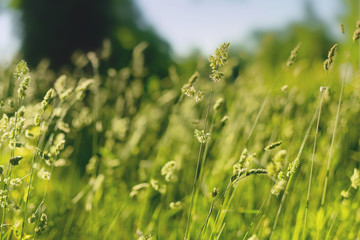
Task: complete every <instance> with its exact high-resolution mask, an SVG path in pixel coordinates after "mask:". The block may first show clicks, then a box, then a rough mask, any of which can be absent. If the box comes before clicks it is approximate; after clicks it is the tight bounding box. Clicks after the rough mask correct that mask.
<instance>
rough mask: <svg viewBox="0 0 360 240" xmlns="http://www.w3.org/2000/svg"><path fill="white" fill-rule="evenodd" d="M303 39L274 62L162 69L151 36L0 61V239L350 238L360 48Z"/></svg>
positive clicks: (353, 234) (358, 221) (217, 60)
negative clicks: (128, 49)
mask: <svg viewBox="0 0 360 240" xmlns="http://www.w3.org/2000/svg"><path fill="white" fill-rule="evenodd" d="M356 31H357V30H356ZM346 36H347V38H349V39H350V40H351V38H352V36H350V33H349V34H348V35H346ZM355 38H356V36H355ZM356 40H357V39H356ZM355 43H357V42H355ZM303 46H308V44H305V43H304V42H303V44H302V45H300V44H298V45H296V47H295V49H293V50H292V51H291V49H286V50H285V49H279V51H287V52H288V54H289V55H290V57H289V58H288V59H283V63H282V64H280V65H278V66H277V67H276V69H275V70H274V69H271V70H269V67H268V65H266V63H264V62H263V61H258V60H257V59H256V58H254V59H253V60H249V61H248V62H247V64H246V67H245V68H240V67H239V61H240V60H239V57H238V56H237V55H236V54H234V53H232V49H231V48H230V49H229V47H230V45H229V44H222V45H221V46H220V47H219V48H218V49H216V50H215V53H214V54H213V55H212V56H211V57H210V58H209V60H210V61H209V63H206V64H205V60H204V59H203V58H201V59H199V60H198V62H197V65H198V67H197V69H196V71H197V72H195V74H193V70H195V69H191V71H190V70H188V69H187V68H186V66H185V65H186V64H184V65H178V66H177V67H173V68H171V69H170V70H169V76H168V77H166V78H165V79H159V78H158V77H157V76H155V75H151V74H148V75H146V74H145V73H146V63H144V58H143V53H142V51H144V49H145V45H140V46H138V47H137V48H135V49H134V52H135V53H134V55H133V59H132V62H131V64H129V66H126V67H124V68H121V69H106V70H105V71H104V70H103V68H102V63H103V61H105V60H104V59H101V56H98V55H97V54H96V53H89V54H87V55H83V56H81V59H82V61H84V64H80V65H78V66H77V67H76V66H75V67H74V69H73V71H72V72H67V73H66V74H65V75H60V76H59V77H58V78H55V77H53V78H50V79H47V80H44V78H45V77H44V76H55V74H54V73H53V72H52V71H51V70H50V69H48V68H46V67H45V68H40V67H39V68H36V69H30V70H29V69H28V68H27V66H26V63H25V62H23V61H21V62H20V63H19V64H18V65H15V64H14V65H12V66H10V67H9V68H5V69H1V70H0V76H1V81H0V86H1V88H0V89H1V95H0V98H1V99H2V108H1V114H2V116H3V117H2V119H1V121H0V132H1V146H0V148H1V151H0V161H1V165H2V168H0V170H1V183H0V187H1V189H2V190H1V192H0V205H1V211H2V212H1V216H2V223H1V228H2V231H1V239H134V238H135V239H300V238H303V239H357V238H360V231H359V230H358V229H360V210H359V209H360V208H359V200H360V199H359V198H360V195H359V193H358V187H359V185H360V180H359V174H358V172H357V170H354V169H359V159H360V158H359V157H360V150H359V149H360V148H359V147H360V142H359V136H360V135H359V133H360V132H359V131H358V130H359V126H360V125H359V124H360V122H359V118H358V116H359V113H360V104H359V103H360V82H359V81H358V76H359V68H358V61H359V59H358V58H359V56H358V54H357V52H358V49H357V48H358V47H359V46H358V44H347V43H346V42H344V43H339V45H338V46H339V48H338V50H337V51H333V52H332V53H331V54H329V56H328V57H327V58H326V59H306V58H302V57H301V56H302V55H301V51H308V50H309V49H306V48H305V49H304V48H303ZM346 46H349V47H348V48H347V47H346ZM228 51H230V54H228ZM355 57H356V58H355ZM81 59H79V61H80V60H81ZM324 61H326V62H325V70H324V65H323V63H324ZM344 66H345V68H344ZM14 72H15V74H14ZM189 77H190V78H189ZM29 79H30V80H31V81H30V82H28V80H29ZM45 79H46V78H45ZM184 79H185V80H184ZM186 79H189V80H187V81H186ZM339 79H340V80H339ZM324 82H325V83H324ZM320 88H321V91H320V95H319V89H320ZM19 89H20V90H19ZM48 89H51V90H50V91H48ZM46 92H47V93H46ZM17 156H19V157H17ZM18 160H20V161H18Z"/></svg>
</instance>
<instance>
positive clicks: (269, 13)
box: [0, 0, 342, 63]
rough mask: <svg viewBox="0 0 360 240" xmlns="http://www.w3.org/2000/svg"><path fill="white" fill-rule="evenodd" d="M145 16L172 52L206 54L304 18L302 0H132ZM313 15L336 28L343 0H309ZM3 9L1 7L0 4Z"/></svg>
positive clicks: (10, 28)
mask: <svg viewBox="0 0 360 240" xmlns="http://www.w3.org/2000/svg"><path fill="white" fill-rule="evenodd" d="M134 1H135V3H136V4H137V5H138V8H139V10H140V12H141V13H142V14H143V17H144V19H145V21H146V22H147V23H148V24H149V25H150V26H151V27H152V28H153V29H154V30H155V31H156V32H157V33H158V34H159V35H160V36H162V37H163V38H164V39H165V40H167V41H168V42H169V43H170V45H171V46H172V49H173V50H174V52H175V54H176V55H179V56H186V55H187V54H189V53H190V52H191V51H192V50H193V49H199V50H201V51H202V52H203V53H205V54H208V53H210V52H212V51H213V49H215V48H216V47H217V46H218V45H219V44H220V43H221V42H225V41H226V42H229V41H230V42H235V43H239V42H240V43H241V42H245V41H246V40H247V39H249V37H250V35H251V33H252V32H254V30H266V29H275V28H281V27H284V26H286V25H288V24H289V23H291V22H294V21H300V20H302V19H304V16H305V13H304V7H303V5H304V2H305V0H134ZM309 1H310V2H311V3H312V4H313V5H314V9H315V12H316V14H317V16H318V17H319V18H320V19H322V20H323V21H324V22H326V23H327V24H328V25H329V26H334V27H333V29H334V32H335V31H336V29H337V28H338V25H339V23H338V22H337V21H336V20H337V17H338V16H339V15H340V14H341V11H342V5H341V0H309ZM0 10H1V9H0ZM18 19H19V15H18V14H16V13H14V12H11V11H0V63H2V62H6V61H8V60H9V59H11V57H12V56H13V55H14V54H15V53H16V52H17V51H18V49H19V46H20V40H19V39H18V37H17V36H16V32H15V31H14V30H15V28H16V25H15V22H16V20H18Z"/></svg>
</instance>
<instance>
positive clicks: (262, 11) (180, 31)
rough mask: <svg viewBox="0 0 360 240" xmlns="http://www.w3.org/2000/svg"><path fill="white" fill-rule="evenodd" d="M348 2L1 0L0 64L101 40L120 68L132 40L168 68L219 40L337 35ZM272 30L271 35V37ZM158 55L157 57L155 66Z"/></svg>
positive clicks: (57, 58) (58, 59)
mask: <svg viewBox="0 0 360 240" xmlns="http://www.w3.org/2000/svg"><path fill="white" fill-rule="evenodd" d="M352 2H353V4H354V3H355V2H356V1H352ZM350 3H351V1H348V2H346V1H342V0H318V1H310V0H294V1H286V0H276V1H266V0H256V1H249V0H241V1H235V0H226V1H215V0H211V1H205V0H174V1H171V2H170V1H166V0H156V1H148V0H135V1H131V0H105V1H101V0H90V1H85V0H78V1H72V0H64V1H58V2H53V1H51V2H50V1H46V0H34V1H22V0H2V1H1V3H0V36H1V38H0V63H1V64H3V65H4V64H9V62H10V61H11V60H12V59H13V58H14V56H16V55H17V54H19V53H20V54H21V56H22V57H24V58H25V60H27V61H28V62H29V64H30V65H31V66H35V65H36V64H38V62H39V61H40V60H41V59H43V58H48V59H49V60H50V61H51V66H52V67H53V68H55V69H58V68H60V67H62V66H64V65H66V64H68V63H69V62H70V60H71V55H72V54H73V53H74V52H75V51H76V50H80V51H84V52H87V51H90V50H91V51H94V50H98V49H100V48H101V47H102V46H103V44H104V40H106V41H109V42H110V43H111V46H112V51H111V56H110V60H109V62H110V65H112V66H113V67H117V68H118V67H121V66H124V65H126V64H127V62H129V60H130V55H131V50H132V49H133V48H134V47H135V46H136V45H137V44H139V43H140V42H141V41H146V42H147V43H148V44H149V47H148V49H147V57H148V58H149V59H150V58H151V59H152V60H151V62H152V64H151V65H152V66H149V67H150V68H151V69H150V70H154V71H156V72H157V73H161V72H164V71H165V72H166V71H167V70H166V69H167V67H168V65H169V64H171V61H172V60H176V61H179V59H183V58H184V57H187V56H189V55H191V54H194V53H197V54H199V53H202V54H205V55H208V54H209V53H210V52H211V51H212V50H213V49H214V47H215V46H218V45H219V43H221V42H224V41H230V42H232V45H233V46H234V45H235V46H237V47H238V48H243V49H246V50H248V51H251V52H252V53H253V52H254V51H255V49H257V47H258V46H259V42H261V41H273V42H275V41H282V42H286V41H289V40H291V39H294V38H296V37H295V35H299V34H300V32H301V34H303V33H304V32H307V33H308V34H313V35H315V36H312V37H313V38H314V40H316V41H320V42H321V41H327V40H330V39H336V38H339V35H340V32H339V29H338V26H339V22H340V20H341V19H342V20H344V16H345V15H346V13H348V12H349V9H351V8H349V7H351V6H350V5H351V4H350ZM271 33H272V34H274V39H273V40H270V39H269V35H271ZM270 38H271V37H270ZM268 44H270V43H268ZM274 44H275V43H274ZM314 49H315V47H314ZM325 49H327V48H325ZM319 51H320V52H321V49H320V50H316V52H317V53H319ZM30 56H31V57H30ZM157 62H162V64H161V66H159V64H157ZM155 63H156V64H155Z"/></svg>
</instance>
